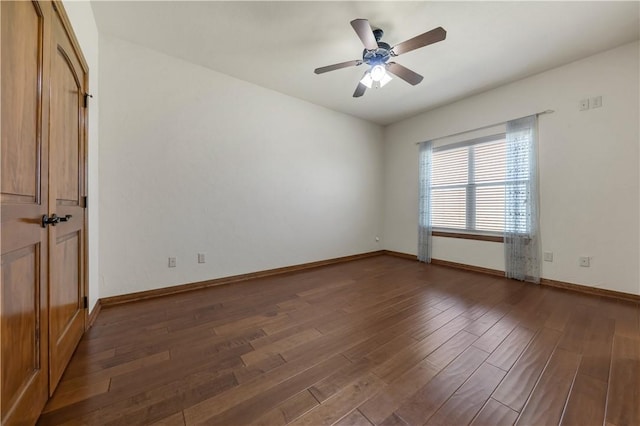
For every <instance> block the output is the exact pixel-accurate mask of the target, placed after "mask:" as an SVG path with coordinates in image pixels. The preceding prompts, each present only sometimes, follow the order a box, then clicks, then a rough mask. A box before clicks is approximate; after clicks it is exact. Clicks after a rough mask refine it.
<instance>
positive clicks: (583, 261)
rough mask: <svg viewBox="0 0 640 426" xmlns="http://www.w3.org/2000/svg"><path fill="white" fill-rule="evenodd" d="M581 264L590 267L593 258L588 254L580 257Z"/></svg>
mask: <svg viewBox="0 0 640 426" xmlns="http://www.w3.org/2000/svg"><path fill="white" fill-rule="evenodd" d="M580 266H582V267H583V268H588V267H589V266H591V258H590V257H587V256H582V257H580Z"/></svg>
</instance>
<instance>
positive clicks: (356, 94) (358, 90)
mask: <svg viewBox="0 0 640 426" xmlns="http://www.w3.org/2000/svg"><path fill="white" fill-rule="evenodd" d="M365 90H367V86H365V85H364V84H362V83H358V86H357V87H356V91H355V92H353V97H354V98H359V97H360V96H362V95H364V91H365Z"/></svg>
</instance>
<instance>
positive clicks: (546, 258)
mask: <svg viewBox="0 0 640 426" xmlns="http://www.w3.org/2000/svg"><path fill="white" fill-rule="evenodd" d="M542 256H543V259H544V261H545V262H553V252H551V251H545V252H544V253H543V254H542Z"/></svg>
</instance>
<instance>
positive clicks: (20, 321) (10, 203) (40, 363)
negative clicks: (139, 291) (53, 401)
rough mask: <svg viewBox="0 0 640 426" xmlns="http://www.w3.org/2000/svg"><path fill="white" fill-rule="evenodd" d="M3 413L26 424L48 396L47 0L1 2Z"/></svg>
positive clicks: (0, 393) (6, 421)
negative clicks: (42, 0) (44, 0)
mask: <svg viewBox="0 0 640 426" xmlns="http://www.w3.org/2000/svg"><path fill="white" fill-rule="evenodd" d="M0 7H1V9H0V15H1V38H0V39H1V40H2V46H1V49H0V50H1V52H2V58H1V59H2V78H1V80H2V82H1V90H2V97H1V98H2V101H1V110H2V111H1V114H2V121H1V123H2V128H1V130H0V134H1V139H2V186H1V194H0V198H1V202H2V207H1V210H2V215H1V217H2V242H1V247H2V248H1V250H2V251H1V255H0V256H1V262H0V263H1V267H2V291H0V309H1V310H0V337H1V340H2V350H1V352H0V354H1V355H0V356H1V358H0V364H1V369H0V372H1V373H0V374H2V377H1V380H0V382H1V385H2V389H1V391H0V406H1V409H0V417H1V421H2V424H3V425H5V424H29V423H34V422H35V421H36V419H37V418H38V415H39V413H40V411H41V410H42V407H43V406H44V404H45V402H46V400H47V380H48V340H47V339H48V334H47V330H48V316H47V299H46V297H47V280H48V269H47V265H48V242H47V232H46V230H45V229H44V228H42V226H41V224H40V223H41V217H42V215H44V214H46V213H47V206H48V200H49V199H48V180H47V176H48V174H49V171H48V135H47V132H43V131H42V129H44V128H46V126H47V125H48V119H47V117H48V113H49V109H48V99H49V97H48V86H47V84H46V80H47V75H48V72H49V69H48V63H49V60H48V59H49V53H48V49H46V48H43V46H47V45H48V42H49V33H48V32H47V30H46V28H47V27H48V25H46V22H47V21H48V20H49V19H50V16H51V13H50V12H51V9H50V6H49V4H47V3H42V4H40V3H37V2H33V3H32V2H6V1H3V2H1V6H0Z"/></svg>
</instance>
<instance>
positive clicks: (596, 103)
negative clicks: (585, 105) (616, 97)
mask: <svg viewBox="0 0 640 426" xmlns="http://www.w3.org/2000/svg"><path fill="white" fill-rule="evenodd" d="M589 105H591V108H600V107H601V106H602V96H596V97H594V98H591V99H590V100H589Z"/></svg>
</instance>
